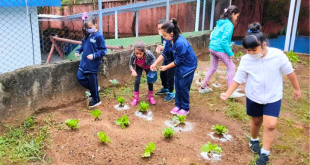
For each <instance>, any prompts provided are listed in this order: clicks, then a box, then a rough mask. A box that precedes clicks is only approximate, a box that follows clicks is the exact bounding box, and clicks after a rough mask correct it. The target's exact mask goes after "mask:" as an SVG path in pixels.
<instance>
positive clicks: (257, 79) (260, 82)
mask: <svg viewBox="0 0 310 165" xmlns="http://www.w3.org/2000/svg"><path fill="white" fill-rule="evenodd" d="M260 29H261V25H260V24H259V23H253V24H251V25H250V26H249V30H248V32H247V35H246V37H245V38H244V39H243V47H244V48H245V49H247V54H246V55H245V56H243V57H242V59H241V61H240V64H239V67H238V71H237V73H236V75H235V77H234V81H233V83H232V84H231V86H230V87H229V89H228V90H227V91H226V93H222V94H221V99H223V100H227V99H228V98H229V96H230V95H231V94H232V93H233V91H235V89H237V87H238V86H239V85H240V84H242V83H244V82H246V83H245V93H246V97H247V98H246V109H247V114H248V115H249V116H251V117H252V120H251V123H250V133H251V140H250V143H249V145H250V149H251V150H252V151H253V152H254V153H258V154H259V158H258V159H257V161H256V164H257V165H265V164H266V163H267V162H268V160H269V158H268V155H269V154H270V149H271V146H272V143H273V142H274V140H275V134H276V131H275V128H276V124H277V120H278V116H279V113H280V109H281V99H282V93H283V80H282V74H284V75H286V76H287V77H288V79H289V80H290V81H291V83H292V85H293V87H294V98H295V99H296V100H298V99H299V98H300V97H301V91H300V88H299V83H298V80H297V78H296V75H295V72H294V69H293V68H292V65H291V63H290V61H289V60H288V58H287V56H286V55H285V54H284V53H283V51H281V50H279V49H276V48H271V47H267V45H266V41H267V39H266V37H265V36H264V34H263V33H261V32H260ZM262 125H263V126H264V132H263V133H264V134H263V147H262V148H260V146H259V139H258V134H259V130H260V128H261V126H262Z"/></svg>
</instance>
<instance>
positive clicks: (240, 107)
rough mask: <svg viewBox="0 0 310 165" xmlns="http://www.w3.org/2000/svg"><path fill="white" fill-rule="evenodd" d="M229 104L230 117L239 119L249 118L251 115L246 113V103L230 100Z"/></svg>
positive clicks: (227, 110) (228, 114)
mask: <svg viewBox="0 0 310 165" xmlns="http://www.w3.org/2000/svg"><path fill="white" fill-rule="evenodd" d="M228 104H229V106H228V107H227V109H226V112H225V113H226V115H227V117H229V118H232V119H237V120H242V121H244V120H249V119H250V118H249V116H248V115H247V114H246V107H245V105H244V104H241V103H238V102H236V101H235V100H228Z"/></svg>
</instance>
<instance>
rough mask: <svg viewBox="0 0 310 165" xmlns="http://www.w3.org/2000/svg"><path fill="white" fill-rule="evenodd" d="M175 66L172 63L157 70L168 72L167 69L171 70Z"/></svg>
mask: <svg viewBox="0 0 310 165" xmlns="http://www.w3.org/2000/svg"><path fill="white" fill-rule="evenodd" d="M175 66H176V65H175V62H172V63H170V64H168V65H166V66H161V67H160V68H159V70H161V71H166V70H168V69H170V68H173V67H175Z"/></svg>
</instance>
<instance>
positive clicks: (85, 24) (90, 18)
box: [82, 15, 96, 40]
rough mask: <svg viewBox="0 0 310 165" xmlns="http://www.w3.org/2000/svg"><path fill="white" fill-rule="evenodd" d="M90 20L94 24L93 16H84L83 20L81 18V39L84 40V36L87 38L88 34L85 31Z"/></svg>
mask: <svg viewBox="0 0 310 165" xmlns="http://www.w3.org/2000/svg"><path fill="white" fill-rule="evenodd" d="M88 22H91V23H92V24H93V25H96V18H95V17H93V16H91V15H90V16H87V17H86V18H85V20H83V27H82V32H83V39H84V40H85V39H86V38H88V36H89V35H90V34H89V33H87V29H88V28H89V27H88V26H87V23H88Z"/></svg>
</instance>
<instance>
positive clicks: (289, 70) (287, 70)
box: [280, 53, 301, 100]
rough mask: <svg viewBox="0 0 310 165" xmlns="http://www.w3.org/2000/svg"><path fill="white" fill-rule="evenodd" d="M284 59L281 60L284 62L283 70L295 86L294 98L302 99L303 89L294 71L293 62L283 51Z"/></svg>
mask: <svg viewBox="0 0 310 165" xmlns="http://www.w3.org/2000/svg"><path fill="white" fill-rule="evenodd" d="M281 57H282V59H280V61H281V62H282V65H281V68H280V69H281V72H282V73H283V74H284V75H286V76H287V78H288V79H289V80H290V81H291V83H292V85H293V87H294V98H295V99H296V100H298V99H300V97H301V91H300V87H299V83H298V80H297V77H296V74H295V72H294V69H293V67H292V63H291V62H290V61H289V59H288V57H287V56H286V55H285V54H284V53H283V54H282V56H281Z"/></svg>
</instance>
